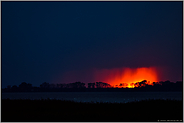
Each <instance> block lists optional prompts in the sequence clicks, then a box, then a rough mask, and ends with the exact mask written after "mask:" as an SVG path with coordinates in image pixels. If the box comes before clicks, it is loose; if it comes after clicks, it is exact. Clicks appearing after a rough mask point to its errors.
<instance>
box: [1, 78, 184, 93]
mask: <svg viewBox="0 0 184 123" xmlns="http://www.w3.org/2000/svg"><path fill="white" fill-rule="evenodd" d="M126 84H127V83H120V85H119V86H120V87H121V88H118V87H117V85H116V86H115V87H114V86H111V85H110V84H108V83H105V82H94V83H88V85H87V87H86V86H85V83H83V82H74V83H68V84H49V83H47V82H44V83H42V84H41V85H40V86H39V87H34V86H32V84H30V83H26V82H22V83H21V84H20V85H19V86H16V85H13V86H11V85H8V86H7V87H6V88H4V89H2V92H71V91H81V92H85V91H87V92H88V91H90V92H91V91H182V89H183V82H182V81H177V82H175V83H174V82H170V81H165V82H163V81H161V82H153V83H152V84H151V85H150V83H149V81H148V82H147V80H143V81H141V82H136V83H131V84H130V85H131V86H134V88H128V87H126V88H124V87H123V86H127V85H126Z"/></svg>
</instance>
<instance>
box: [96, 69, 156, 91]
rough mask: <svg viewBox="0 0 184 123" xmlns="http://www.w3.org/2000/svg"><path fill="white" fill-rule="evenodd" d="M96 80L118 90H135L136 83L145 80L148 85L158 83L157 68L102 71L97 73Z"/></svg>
mask: <svg viewBox="0 0 184 123" xmlns="http://www.w3.org/2000/svg"><path fill="white" fill-rule="evenodd" d="M95 79H96V80H98V81H102V82H105V83H108V84H110V85H111V86H113V87H118V88H122V87H124V88H126V87H128V88H134V87H135V85H134V84H135V83H136V82H141V81H143V80H147V82H146V84H148V85H153V84H152V83H153V82H157V81H158V80H157V70H156V68H155V67H149V68H146V67H142V68H115V69H102V70H97V71H96V72H95ZM142 86H144V85H142Z"/></svg>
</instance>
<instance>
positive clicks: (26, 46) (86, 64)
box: [1, 2, 183, 87]
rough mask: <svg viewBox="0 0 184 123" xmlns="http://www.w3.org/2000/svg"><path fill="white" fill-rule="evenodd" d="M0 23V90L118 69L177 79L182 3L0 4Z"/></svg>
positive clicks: (88, 78) (179, 74)
mask: <svg viewBox="0 0 184 123" xmlns="http://www.w3.org/2000/svg"><path fill="white" fill-rule="evenodd" d="M1 21H2V23H1V31H2V33H1V36H2V38H1V48H2V50H1V51H2V52H1V60H2V61H1V62H2V64H1V67H2V69H1V70H2V76H1V77H2V81H1V82H2V87H6V86H7V85H19V84H20V83H21V82H27V83H31V84H33V86H39V85H40V84H41V83H43V82H49V83H58V82H60V83H64V82H63V79H62V78H66V76H65V77H64V75H66V73H67V72H69V73H72V72H71V71H75V72H76V71H77V72H78V73H79V74H80V77H81V76H82V77H83V78H85V82H93V81H95V80H94V78H93V75H92V73H91V71H90V70H91V69H113V68H121V67H130V68H138V67H150V66H156V67H164V68H167V70H165V71H164V73H163V74H165V76H164V77H165V78H162V79H164V80H168V79H169V80H171V81H177V80H182V58H183V55H182V48H183V44H182V42H183V2H1ZM73 76H74V75H71V77H73ZM75 76H77V75H75ZM68 78H70V76H69V77H68ZM73 79H75V77H73ZM78 80H79V81H81V80H80V78H77V77H76V81H78ZM72 82H73V81H72Z"/></svg>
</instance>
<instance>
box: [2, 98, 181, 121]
mask: <svg viewBox="0 0 184 123" xmlns="http://www.w3.org/2000/svg"><path fill="white" fill-rule="evenodd" d="M1 115H2V116H1V121H2V122H6V121H7V122H12V121H14V122H21V121H23V122H47V121H49V122H54V121H56V122H67V121H69V122H83V121H84V122H109V121H110V122H127V121H131V122H135V121H139V122H144V121H145V122H157V121H158V120H159V121H160V120H178V121H180V122H181V121H183V103H182V101H173V100H146V101H140V102H132V103H121V104H118V103H77V102H72V101H60V100H49V99H48V100H9V99H3V100H2V101H1Z"/></svg>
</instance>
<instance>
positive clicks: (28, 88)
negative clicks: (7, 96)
mask: <svg viewBox="0 0 184 123" xmlns="http://www.w3.org/2000/svg"><path fill="white" fill-rule="evenodd" d="M19 89H20V90H21V91H31V89H32V84H30V83H28V84H27V83H26V82H22V83H21V84H20V85H19Z"/></svg>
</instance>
